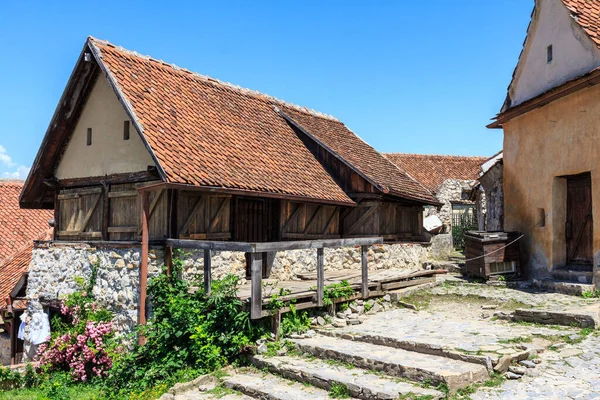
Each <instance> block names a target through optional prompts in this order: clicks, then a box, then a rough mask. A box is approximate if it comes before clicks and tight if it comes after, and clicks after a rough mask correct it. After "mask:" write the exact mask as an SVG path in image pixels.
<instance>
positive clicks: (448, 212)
mask: <svg viewBox="0 0 600 400" xmlns="http://www.w3.org/2000/svg"><path fill="white" fill-rule="evenodd" d="M474 183H475V181H474V180H461V179H446V180H445V181H444V183H442V184H441V185H440V188H439V189H438V191H437V193H436V195H435V197H436V198H437V199H438V201H439V202H440V203H442V204H443V205H442V206H441V207H440V208H439V209H436V208H433V207H429V208H427V209H426V212H425V215H424V217H427V216H429V215H437V216H438V217H439V218H440V220H441V221H442V223H443V224H444V231H445V232H450V229H451V227H452V202H461V203H465V204H473V202H471V201H469V199H468V198H467V196H466V193H468V191H469V190H470V189H471V187H472V186H473V184H474Z"/></svg>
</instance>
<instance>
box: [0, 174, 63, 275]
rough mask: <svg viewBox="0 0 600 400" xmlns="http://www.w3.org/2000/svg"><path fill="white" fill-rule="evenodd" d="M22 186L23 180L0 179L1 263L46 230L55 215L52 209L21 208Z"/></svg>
mask: <svg viewBox="0 0 600 400" xmlns="http://www.w3.org/2000/svg"><path fill="white" fill-rule="evenodd" d="M22 188H23V182H22V181H12V180H11V181H7V180H0V265H2V263H3V262H4V261H5V260H6V259H7V258H10V257H12V256H13V255H14V254H15V253H16V252H18V251H19V250H21V249H22V248H23V247H24V246H26V245H28V244H29V243H31V242H32V241H33V240H35V239H38V238H39V236H40V235H41V234H43V233H44V232H46V231H47V230H48V221H49V220H50V219H51V218H52V216H53V211H52V210H24V209H21V208H19V194H20V193H21V189H22ZM0 280H2V276H1V275H0Z"/></svg>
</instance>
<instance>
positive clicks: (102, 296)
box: [25, 243, 428, 356]
mask: <svg viewBox="0 0 600 400" xmlns="http://www.w3.org/2000/svg"><path fill="white" fill-rule="evenodd" d="M140 254H141V248H140V247H132V248H105V247H96V246H92V245H88V244H58V243H46V244H40V245H38V246H37V247H36V248H35V249H34V250H33V255H32V261H31V265H30V267H29V277H28V284H27V292H26V296H27V298H28V299H29V301H28V312H29V315H30V317H29V318H31V317H32V316H34V315H35V314H38V313H41V312H43V306H44V305H48V304H57V300H59V299H61V298H62V297H63V296H65V295H67V294H69V293H72V292H74V291H77V290H81V288H80V287H79V286H78V284H77V282H76V278H77V277H80V278H83V279H84V280H85V281H86V282H89V279H90V277H91V274H92V266H93V265H95V264H96V263H98V270H97V271H98V273H97V280H96V284H95V286H94V288H93V294H94V296H95V298H96V299H97V300H98V301H99V303H100V304H102V305H103V306H105V307H107V308H108V309H109V310H111V311H112V312H113V313H114V314H115V324H116V327H117V329H118V330H119V331H121V332H130V331H131V329H132V328H133V327H134V326H135V324H136V322H137V316H138V310H137V305H138V301H139V265H140ZM324 256H325V270H326V271H334V270H342V269H348V270H352V269H356V270H358V269H360V266H361V260H360V248H359V247H356V248H354V247H350V248H338V249H325V251H324ZM179 257H180V258H181V259H182V260H183V262H184V271H183V275H184V277H185V278H186V279H191V278H192V277H193V276H197V277H199V276H200V275H201V274H202V271H203V264H204V258H203V252H200V251H193V252H182V253H181V254H180V256H179ZM316 258H317V257H316V250H314V249H313V250H294V251H287V252H278V253H277V255H276V257H275V260H274V263H273V267H272V271H271V276H270V278H272V279H276V280H290V279H298V274H301V273H307V272H315V271H316V264H317V259H316ZM427 258H428V248H427V247H424V246H421V245H416V244H390V245H387V244H386V245H375V246H372V247H371V248H370V250H369V253H368V260H369V267H370V269H371V270H380V269H390V268H396V269H406V270H414V269H420V268H422V265H423V262H424V261H425V260H426V259H427ZM211 261H212V274H213V278H214V279H220V278H223V277H224V276H226V275H227V274H229V273H232V274H235V275H237V276H238V277H240V278H241V279H242V282H245V275H246V272H245V258H244V253H241V252H228V251H220V252H215V253H214V254H213V256H212V259H211ZM163 266H164V249H163V248H162V247H153V248H151V249H150V253H149V264H148V274H149V278H150V279H151V278H152V277H153V276H156V275H157V274H159V273H160V272H161V271H162V267H163ZM28 334H29V332H27V331H26V332H25V339H26V340H27V338H28ZM26 351H27V353H28V354H29V356H31V355H33V354H34V352H35V349H33V348H31V347H29V348H27V349H26Z"/></svg>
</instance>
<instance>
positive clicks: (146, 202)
mask: <svg viewBox="0 0 600 400" xmlns="http://www.w3.org/2000/svg"><path fill="white" fill-rule="evenodd" d="M141 195H142V260H141V261H142V262H141V264H140V304H139V309H138V315H139V318H138V322H139V324H140V325H144V324H145V323H146V287H147V285H148V251H149V244H148V242H149V233H148V216H149V214H150V199H149V194H148V192H147V191H145V190H144V191H142V192H141ZM138 341H139V344H140V345H143V344H144V343H146V338H145V337H143V336H141V335H140V337H139V338H138Z"/></svg>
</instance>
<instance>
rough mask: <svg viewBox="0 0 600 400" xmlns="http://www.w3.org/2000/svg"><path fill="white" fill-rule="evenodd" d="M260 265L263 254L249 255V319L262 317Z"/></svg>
mask: <svg viewBox="0 0 600 400" xmlns="http://www.w3.org/2000/svg"><path fill="white" fill-rule="evenodd" d="M262 264H263V253H250V265H251V267H250V268H251V269H250V276H251V278H250V279H251V297H250V318H251V319H259V318H261V316H262Z"/></svg>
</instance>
